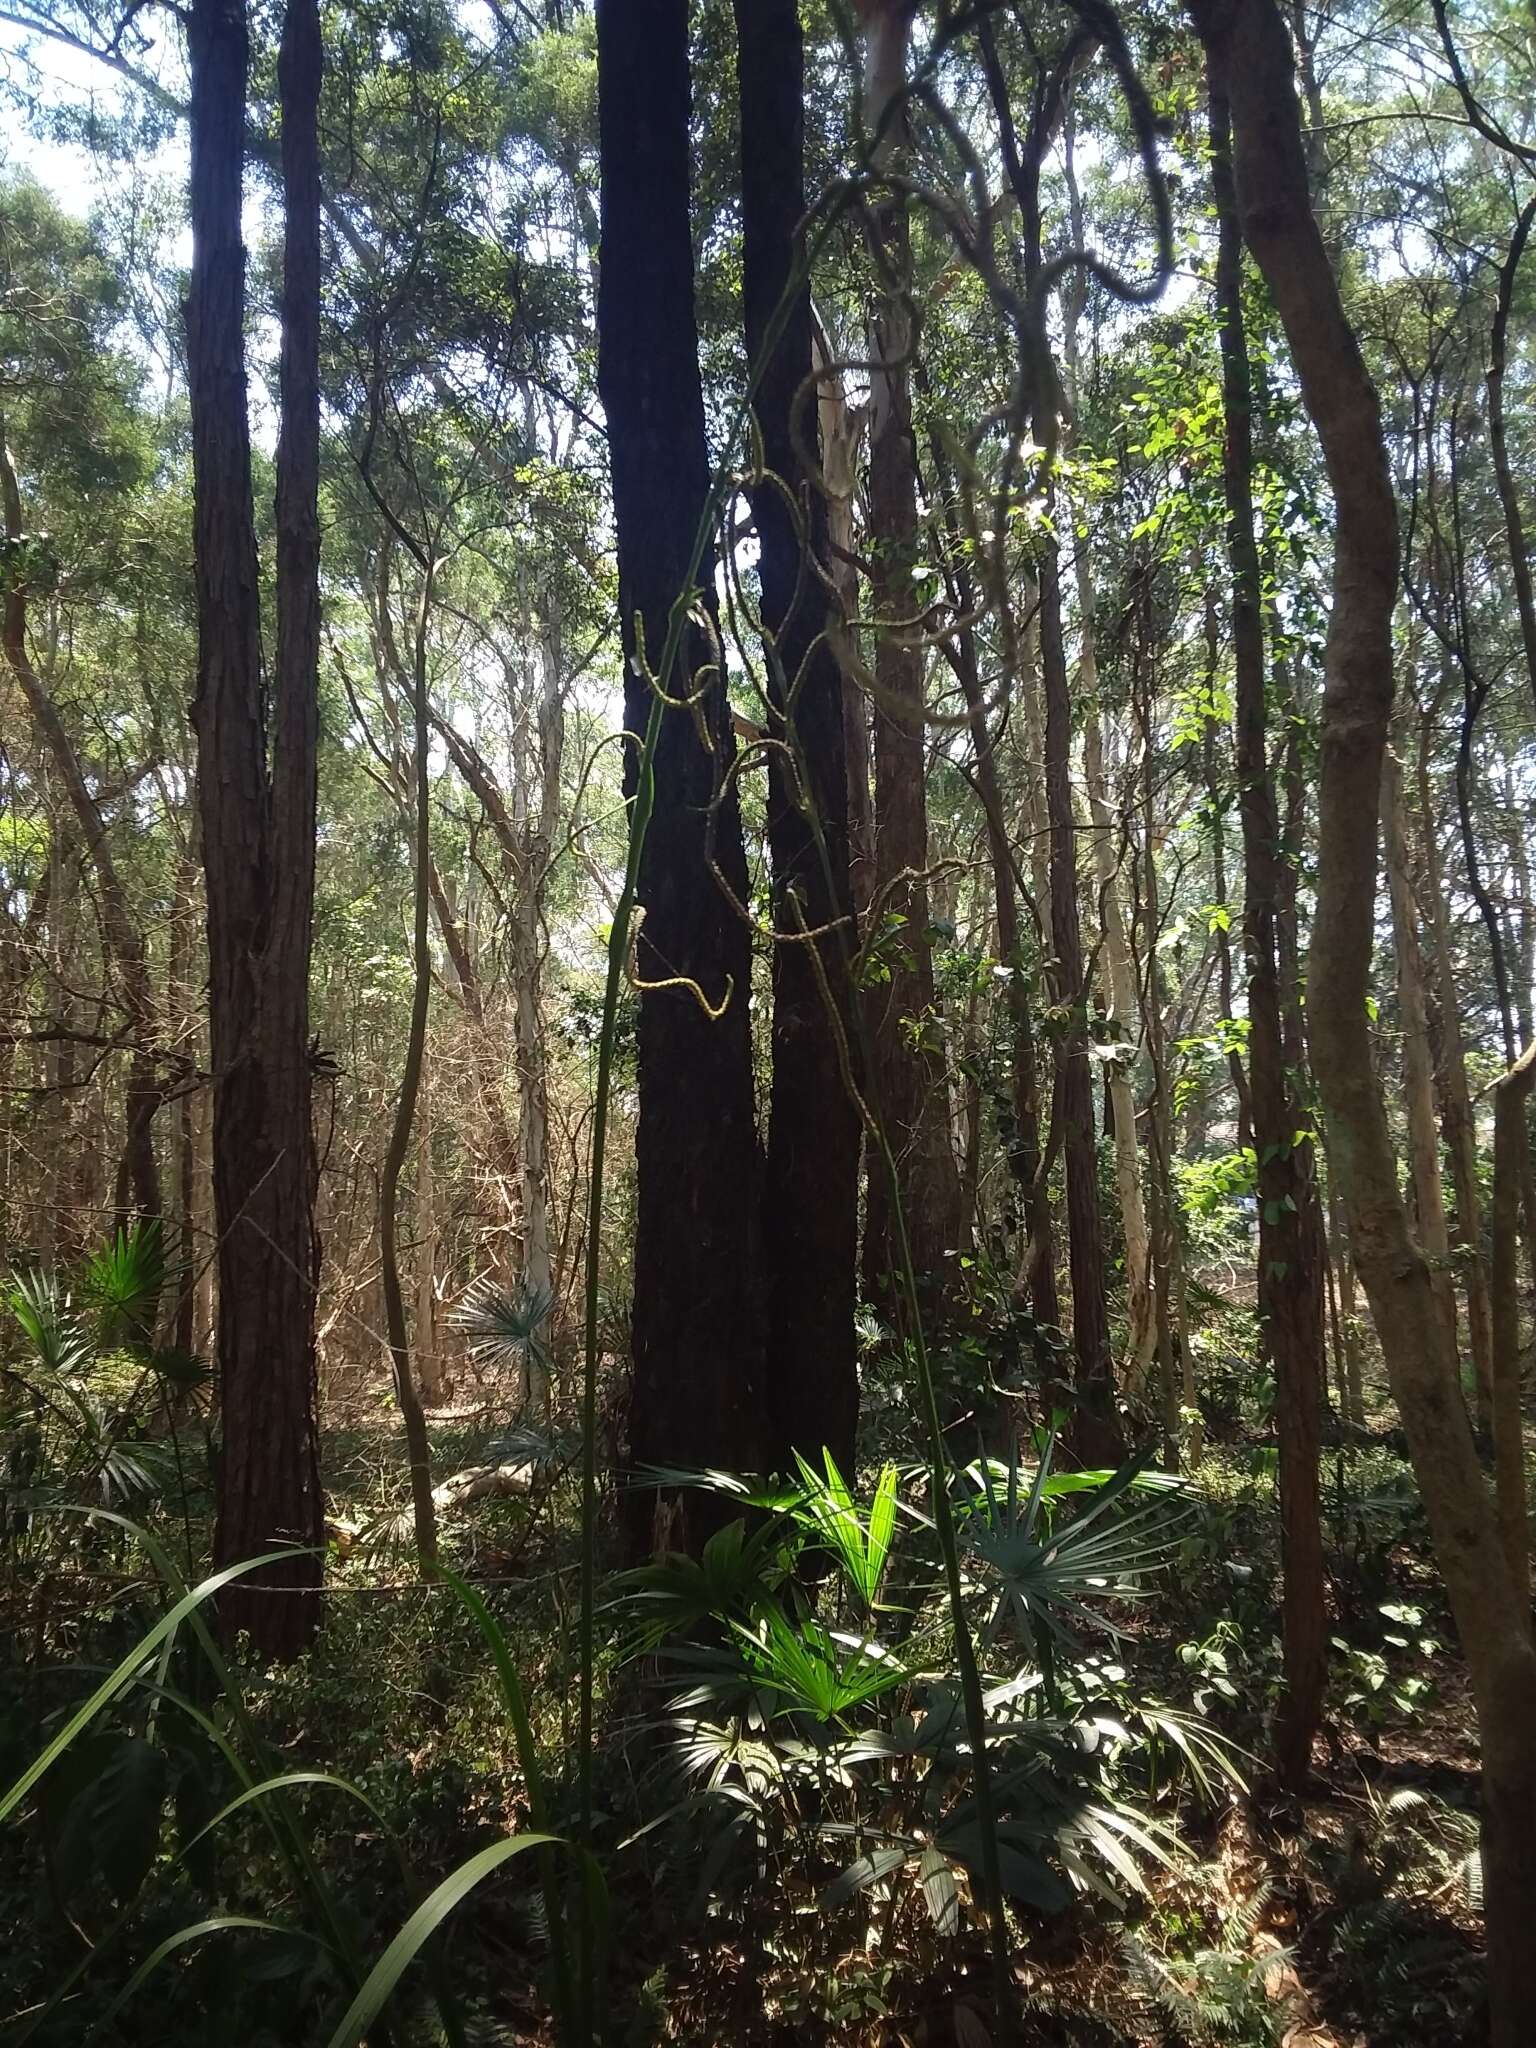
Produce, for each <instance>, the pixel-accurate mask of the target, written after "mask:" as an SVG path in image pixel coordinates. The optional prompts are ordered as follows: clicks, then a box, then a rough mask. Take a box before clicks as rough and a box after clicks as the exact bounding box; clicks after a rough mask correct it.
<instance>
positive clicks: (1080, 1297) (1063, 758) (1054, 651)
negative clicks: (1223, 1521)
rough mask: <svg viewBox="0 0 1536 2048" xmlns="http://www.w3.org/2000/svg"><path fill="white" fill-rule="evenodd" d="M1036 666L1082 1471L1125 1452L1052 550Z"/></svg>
mask: <svg viewBox="0 0 1536 2048" xmlns="http://www.w3.org/2000/svg"><path fill="white" fill-rule="evenodd" d="M1039 574H1040V666H1041V674H1042V678H1043V681H1044V686H1045V801H1046V809H1047V812H1048V814H1049V818H1050V829H1051V864H1050V876H1051V945H1052V950H1053V951H1054V953H1055V957H1056V969H1055V983H1056V986H1055V997H1056V1002H1057V1005H1058V1008H1059V1009H1060V1010H1062V1011H1063V1012H1064V1014H1065V1021H1064V1023H1063V1025H1062V1029H1061V1036H1060V1038H1059V1039H1058V1041H1057V1046H1056V1114H1057V1115H1058V1117H1059V1118H1060V1121H1061V1127H1062V1131H1063V1133H1064V1136H1063V1151H1064V1153H1065V1159H1066V1182H1067V1259H1068V1267H1069V1270H1070V1273H1071V1276H1072V1346H1073V1351H1074V1354H1075V1359H1076V1392H1077V1402H1078V1406H1077V1412H1076V1414H1075V1415H1074V1416H1073V1418H1072V1421H1071V1423H1070V1425H1069V1428H1068V1435H1069V1438H1070V1441H1071V1443H1072V1445H1073V1448H1074V1449H1075V1451H1076V1452H1077V1455H1078V1456H1079V1457H1080V1458H1081V1459H1082V1461H1083V1463H1084V1464H1085V1465H1113V1464H1116V1463H1118V1462H1119V1460H1120V1459H1121V1458H1122V1457H1123V1456H1124V1454H1125V1439H1124V1436H1123V1435H1122V1433H1121V1429H1120V1418H1119V1416H1118V1415H1117V1413H1116V1411H1115V1381H1114V1368H1113V1365H1112V1364H1111V1361H1110V1350H1109V1311H1108V1307H1107V1304H1106V1300H1105V1275H1104V1224H1103V1218H1102V1217H1101V1216H1100V1214H1099V1185H1098V1182H1099V1176H1098V1148H1097V1145H1096V1143H1095V1138H1094V1124H1093V1074H1092V1072H1091V1069H1090V1062H1089V1058H1088V989H1087V983H1086V979H1085V976H1084V971H1083V935H1082V926H1081V924H1080V923H1079V921H1078V907H1077V821H1076V818H1075V816H1074V814H1073V809H1072V780H1071V753H1072V700H1071V691H1070V687H1069V685H1068V682H1067V663H1066V651H1065V648H1064V646H1063V643H1062V630H1061V581H1060V573H1059V562H1058V557H1057V553H1056V547H1055V543H1054V542H1052V541H1047V542H1046V543H1045V544H1044V545H1043V546H1042V548H1041V551H1040V555H1039Z"/></svg>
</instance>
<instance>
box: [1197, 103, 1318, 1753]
mask: <svg viewBox="0 0 1536 2048" xmlns="http://www.w3.org/2000/svg"><path fill="white" fill-rule="evenodd" d="M1210 119H1211V189H1212V194H1213V196H1214V199H1215V203H1216V218H1217V223H1218V229H1219V246H1218V254H1217V262H1216V310H1217V321H1218V326H1219V329H1220V338H1221V374H1222V405H1223V412H1224V419H1225V441H1224V445H1223V463H1222V471H1223V483H1224V486H1225V492H1226V505H1227V559H1228V562H1229V564H1230V567H1231V571H1232V651H1233V666H1234V670H1235V680H1236V689H1235V693H1234V695H1235V704H1236V749H1235V751H1236V762H1237V801H1238V814H1239V817H1240V819H1241V822H1242V831H1243V949H1244V952H1245V954H1246V957H1247V968H1248V1026H1249V1036H1248V1091H1249V1102H1250V1105H1251V1113H1252V1117H1253V1138H1252V1142H1253V1145H1254V1149H1255V1151H1256V1153H1257V1156H1258V1194H1259V1285H1258V1298H1259V1314H1260V1318H1261V1320H1262V1324H1263V1330H1264V1342H1265V1345H1266V1347H1267V1349H1268V1351H1269V1355H1270V1361H1271V1363H1272V1365H1273V1367H1274V1373H1275V1420H1276V1430H1277V1434H1278V1437H1279V1444H1280V1550H1281V1561H1282V1568H1283V1579H1284V1591H1283V1600H1282V1618H1281V1635H1282V1643H1283V1657H1284V1670H1285V1693H1284V1698H1283V1700H1282V1702H1281V1707H1280V1713H1279V1717H1278V1721H1277V1724H1276V1729H1275V1749H1276V1767H1277V1770H1278V1774H1279V1777H1280V1781H1281V1783H1282V1784H1284V1785H1286V1786H1288V1787H1289V1788H1290V1789H1291V1790H1293V1791H1295V1790H1299V1789H1300V1787H1301V1786H1302V1785H1303V1784H1304V1783H1305V1781H1306V1778H1307V1775H1308V1771H1309V1769H1310V1763H1311V1755H1312V1738H1313V1737H1314V1735H1315V1734H1316V1733H1317V1728H1318V1724H1319V1722H1320V1720H1321V1718H1322V1711H1323V1690H1324V1686H1325V1685H1326V1682H1327V1675H1328V1661H1327V1645H1328V1621H1327V1612H1326V1606H1325V1599H1324V1575H1323V1537H1322V1520H1321V1513H1320V1508H1319V1497H1318V1460H1319V1444H1320V1432H1321V1405H1322V1385H1323V1375H1324V1364H1323V1290H1322V1268H1321V1265H1320V1263H1319V1261H1318V1257H1317V1243H1316V1237H1315V1233H1314V1230H1313V1228H1312V1221H1313V1219H1311V1218H1310V1217H1309V1214H1308V1211H1309V1209H1310V1208H1311V1207H1312V1206H1313V1205H1315V1202H1316V1192H1315V1189H1314V1187H1313V1183H1312V1169H1311V1157H1310V1155H1311V1146H1310V1143H1306V1142H1303V1143H1301V1144H1298V1143H1297V1142H1296V1133H1297V1131H1298V1130H1299V1129H1301V1128H1302V1125H1303V1122H1304V1118H1303V1115H1302V1108H1301V1104H1300V1101H1299V1099H1298V1096H1297V1093H1296V1091H1295V1089H1294V1087H1293V1085H1292V1078H1291V1075H1290V1074H1289V1073H1288V1071H1287V1064H1286V1051H1287V1048H1286V1043H1285V1032H1284V1026H1283V1022H1282V1015H1281V995H1280V973H1279V962H1280V933H1279V917H1280V908H1281V900H1282V897H1283V896H1284V894H1285V893H1286V892H1285V876H1284V867H1285V854H1284V848H1283V846H1282V842H1281V832H1280V810H1279V805H1278V803H1277V801H1276V798H1275V784H1274V777H1273V775H1272V773H1271V769H1270V762H1269V751H1268V733H1267V715H1266V707H1265V697H1264V692H1265V662H1264V624H1263V615H1262V610H1261V606H1262V601H1263V600H1262V589H1263V585H1262V580H1261V577H1260V571H1259V551H1258V543H1257V541H1256V538H1255V535H1254V523H1253V521H1254V505H1253V393H1252V377H1251V374H1250V371H1249V367H1248V342H1247V336H1246V334H1245V333H1244V329H1243V306H1242V263H1243V245H1242V234H1241V230H1240V228H1239V225H1238V217H1237V196H1236V192H1235V189H1234V186H1233V182H1232V134H1231V117H1230V114H1229V111H1228V107H1227V100H1226V94H1225V92H1224V90H1223V89H1222V87H1221V85H1220V84H1219V82H1218V80H1217V77H1216V74H1215V71H1214V69H1213V71H1212V75H1211V84H1210ZM1295 1050H1296V1051H1298V1052H1299V1047H1298V1048H1295Z"/></svg>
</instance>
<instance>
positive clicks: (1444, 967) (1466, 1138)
mask: <svg viewBox="0 0 1536 2048" xmlns="http://www.w3.org/2000/svg"><path fill="white" fill-rule="evenodd" d="M1429 743H1430V725H1429V722H1428V720H1427V719H1425V720H1423V721H1422V722H1421V725H1420V734H1419V764H1418V812H1419V831H1420V844H1421V847H1422V849H1423V862H1424V891H1425V899H1424V904H1423V906H1422V909H1423V911H1424V922H1425V923H1426V924H1427V926H1428V929H1429V934H1430V941H1431V948H1432V953H1433V959H1434V981H1435V995H1436V1006H1437V1013H1438V1014H1437V1022H1438V1027H1439V1028H1438V1033H1437V1038H1438V1044H1437V1057H1436V1062H1435V1080H1436V1084H1437V1089H1438V1093H1439V1100H1440V1128H1441V1132H1442V1134H1443V1135H1444V1138H1445V1148H1446V1152H1447V1154H1448V1155H1449V1158H1450V1163H1451V1186H1452V1189H1453V1191H1454V1193H1455V1197H1456V1233H1455V1243H1456V1249H1457V1255H1458V1258H1459V1260H1460V1264H1461V1267H1462V1271H1463V1273H1464V1275H1465V1280H1466V1292H1467V1341H1468V1344H1469V1345H1470V1347H1471V1352H1472V1375H1473V1385H1474V1394H1475V1400H1476V1404H1477V1418H1478V1426H1479V1428H1481V1429H1483V1430H1491V1429H1492V1427H1493V1308H1492V1303H1491V1300H1490V1295H1489V1281H1488V1262H1487V1260H1486V1258H1485V1257H1484V1256H1483V1198H1482V1189H1481V1186H1480V1184H1479V1179H1478V1161H1477V1126H1476V1123H1475V1120H1474V1118H1473V1113H1472V1091H1471V1088H1470V1086H1469V1085H1468V1081H1467V1050H1466V1040H1465V1038H1464V1036H1463V1033H1462V1028H1461V1007H1460V997H1459V993H1458V990H1457V986H1456V962H1455V956H1454V952H1453V949H1452V946H1451V920H1450V909H1449V906H1448V904H1447V902H1446V896H1445V879H1444V874H1443V871H1442V867H1441V861H1440V844H1439V839H1438V837H1437V835H1436V830H1435V815H1434V809H1433V805H1432V803H1431V800H1430V792H1429Z"/></svg>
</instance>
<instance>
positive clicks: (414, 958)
mask: <svg viewBox="0 0 1536 2048" xmlns="http://www.w3.org/2000/svg"><path fill="white" fill-rule="evenodd" d="M416 566H417V569H418V571H419V572H420V577H421V587H420V590H419V592H418V594H417V600H416V622H415V630H414V633H413V635H412V643H411V796H412V819H411V977H412V979H411V1015H410V1024H409V1026H408V1028H407V1031H406V1039H405V1059H404V1062H403V1064H402V1066H401V1070H400V1092H399V1094H398V1095H397V1096H396V1098H395V1114H394V1120H393V1122H392V1124H391V1125H390V1132H389V1143H388V1145H387V1146H386V1147H385V1150H384V1165H383V1168H382V1171H381V1172H380V1175H379V1279H380V1282H381V1284H382V1286H383V1290H384V1328H385V1332H386V1334H387V1336H388V1339H389V1356H390V1367H391V1371H392V1372H393V1375H394V1382H395V1400H396V1402H397V1403H398V1405H399V1409H400V1421H401V1425H402V1427H403V1428H404V1431H405V1449H406V1459H407V1463H408V1465H409V1469H410V1481H411V1515H412V1520H413V1523H414V1527H415V1536H416V1555H417V1562H418V1564H419V1565H420V1568H421V1570H422V1573H423V1575H430V1573H431V1571H432V1569H433V1567H434V1565H435V1564H436V1562H437V1507H436V1503H435V1501H434V1499H433V1494H432V1446H431V1440H430V1438H429V1437H428V1435H427V1420H426V1416H425V1414H424V1413H423V1410H422V1404H421V1387H420V1384H419V1383H418V1382H419V1374H418V1371H417V1368H416V1366H415V1365H414V1364H413V1361H412V1358H411V1339H410V1331H409V1328H408V1326H407V1323H406V1315H405V1289H404V1286H403V1285H402V1282H401V1278H400V1245H399V1230H400V1220H399V1212H400V1176H401V1175H402V1173H403V1172H404V1171H405V1160H406V1154H407V1153H408V1152H409V1151H410V1148H411V1130H412V1126H413V1125H414V1123H415V1121H416V1104H417V1101H418V1099H419V1097H420V1094H421V1076H422V1066H423V1062H424V1060H425V1058H426V1050H427V1021H428V1015H429V1012H430V1009H431V1004H432V944H431V879H430V877H431V869H432V811H431V794H432V781H431V760H430V756H429V754H428V740H429V737H430V720H429V718H428V711H427V687H428V685H427V636H428V631H429V628H430V623H431V618H432V599H433V586H434V581H435V578H434V563H433V559H432V547H431V543H430V541H429V542H428V544H427V546H426V547H425V548H423V549H422V550H421V552H420V555H419V558H418V560H417V565H416ZM380 603H381V606H383V607H386V608H387V606H388V603H389V593H388V591H387V590H384V591H382V592H381V594H380ZM419 1334H420V1333H419V1332H418V1336H419Z"/></svg>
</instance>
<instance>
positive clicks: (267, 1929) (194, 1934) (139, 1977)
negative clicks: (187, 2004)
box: [86, 1913, 323, 2040]
mask: <svg viewBox="0 0 1536 2048" xmlns="http://www.w3.org/2000/svg"><path fill="white" fill-rule="evenodd" d="M236 1927H249V1928H252V1929H253V1930H254V1931H255V1932H256V1933H258V1934H282V1935H287V1936H289V1937H290V1938H292V1937H293V1936H294V1934H295V1933H296V1932H297V1933H298V1934H300V1935H301V1936H302V1933H303V1930H302V1929H299V1930H295V1929H294V1928H291V1927H280V1926H279V1925H278V1924H277V1922H276V1921H275V1920H253V1919H251V1918H250V1916H249V1915H248V1914H245V1913H218V1914H215V1915H214V1917H213V1918H212V1919H211V1920H194V1921H193V1922H192V1924H191V1925H190V1926H188V1927H178V1928H177V1930H176V1932H175V1933H174V1934H168V1935H167V1936H166V1937H165V1940H164V1941H162V1942H161V1943H160V1944H159V1946H158V1947H157V1948H154V1949H151V1951H150V1952H149V1954H148V1955H147V1956H146V1957H145V1958H144V1960H143V1962H142V1963H140V1965H139V1967H138V1968H137V1969H136V1970H135V1971H134V1973H133V1975H132V1976H131V1977H130V1978H129V1979H128V1982H127V1983H126V1984H125V1985H124V1986H123V1988H122V1990H121V1991H119V1993H118V1994H117V1996H116V1998H114V1999H113V2001H112V2003H111V2004H110V2005H109V2006H108V2007H107V2009H106V2011H105V2012H104V2013H103V2014H102V2015H101V2018H100V2019H99V2020H97V2022H96V2024H95V2025H94V2026H93V2027H92V2028H91V2031H90V2033H89V2034H88V2035H87V2037H86V2038H87V2039H88V2040H93V2039H94V2038H95V2037H96V2035H98V2034H99V2033H101V2032H102V2031H103V2029H104V2028H106V2027H108V2026H110V2025H111V2023H112V2021H113V2020H114V2019H116V2017H117V2015H118V2014H119V2013H120V2012H121V2011H122V2009H123V2007H124V2006H125V2005H126V2004H127V2003H128V2001H129V1999H130V1998H132V1997H133V1995H134V1993H135V1992H136V1991H137V1990H138V1989H139V1987H140V1986H141V1985H142V1984H143V1983H144V1982H145V1980H146V1979H147V1978H149V1977H151V1976H153V1975H154V1973H155V1971H156V1970H158V1969H159V1967H160V1965H161V1964H162V1963H163V1962H164V1961H165V1959H166V1957H167V1956H171V1955H174V1954H175V1953H176V1951H177V1949H179V1948H185V1947H187V1945H188V1944H189V1943H190V1942H194V1941H201V1940H202V1938H203V1936H204V1935H205V1934H222V1933H224V1932H225V1931H226V1930H228V1929H230V1928H236ZM308 1938H309V1939H310V1940H316V1941H318V1937H316V1936H313V1935H312V1936H309V1937H308ZM320 1945H321V1946H323V1944H320Z"/></svg>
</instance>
